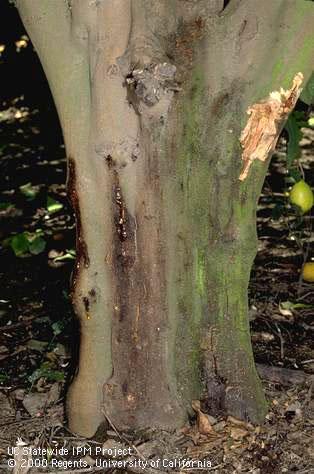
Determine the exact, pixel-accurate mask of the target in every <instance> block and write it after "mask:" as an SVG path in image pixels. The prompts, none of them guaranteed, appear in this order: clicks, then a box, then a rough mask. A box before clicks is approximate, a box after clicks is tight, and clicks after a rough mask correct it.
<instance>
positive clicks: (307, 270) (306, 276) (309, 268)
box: [302, 262, 314, 282]
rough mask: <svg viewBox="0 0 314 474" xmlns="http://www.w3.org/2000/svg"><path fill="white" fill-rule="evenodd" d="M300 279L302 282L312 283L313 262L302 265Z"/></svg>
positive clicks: (313, 275) (313, 273)
mask: <svg viewBox="0 0 314 474" xmlns="http://www.w3.org/2000/svg"><path fill="white" fill-rule="evenodd" d="M302 278H303V280H304V281H310V282H314V262H307V263H305V264H304V267H303V271H302Z"/></svg>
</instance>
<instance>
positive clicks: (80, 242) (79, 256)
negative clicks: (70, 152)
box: [67, 158, 90, 289]
mask: <svg viewBox="0 0 314 474" xmlns="http://www.w3.org/2000/svg"><path fill="white" fill-rule="evenodd" d="M67 194H68V196H69V199H70V201H71V204H72V207H73V210H74V213H75V221H76V263H75V266H74V270H73V275H72V286H73V289H74V287H75V283H76V280H77V274H78V272H79V269H80V267H81V265H82V264H83V265H84V267H85V268H88V267H89V263H90V262H89V256H88V251H87V245H86V242H85V240H84V234H83V229H82V221H81V212H80V205H79V197H78V193H77V177H76V167H75V161H74V160H73V159H72V158H69V159H68V178H67Z"/></svg>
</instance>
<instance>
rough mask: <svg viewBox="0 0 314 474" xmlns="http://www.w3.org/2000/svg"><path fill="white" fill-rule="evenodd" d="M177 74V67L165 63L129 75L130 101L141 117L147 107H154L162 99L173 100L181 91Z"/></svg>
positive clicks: (127, 80)
mask: <svg viewBox="0 0 314 474" xmlns="http://www.w3.org/2000/svg"><path fill="white" fill-rule="evenodd" d="M175 74H176V67H175V66H174V65H173V64H169V63H166V62H164V63H161V64H149V65H146V66H145V67H143V68H141V69H133V71H132V72H131V73H130V74H128V75H127V77H126V85H127V87H128V99H129V102H130V103H131V104H132V105H133V107H134V109H135V111H136V112H137V113H138V114H139V115H141V114H142V113H143V110H144V109H145V106H147V107H152V106H154V105H156V104H157V103H158V102H160V101H161V99H162V98H167V97H169V99H171V98H172V95H173V93H174V92H176V91H179V90H180V89H179V87H178V85H177V83H176V81H175ZM143 107H144V109H143Z"/></svg>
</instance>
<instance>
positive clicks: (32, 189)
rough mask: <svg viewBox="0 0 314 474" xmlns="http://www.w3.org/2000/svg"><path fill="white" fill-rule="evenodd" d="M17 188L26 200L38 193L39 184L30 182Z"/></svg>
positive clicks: (30, 199)
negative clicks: (34, 184) (35, 184)
mask: <svg viewBox="0 0 314 474" xmlns="http://www.w3.org/2000/svg"><path fill="white" fill-rule="evenodd" d="M19 189H20V191H21V193H22V194H23V195H24V196H25V197H26V198H27V200H28V201H32V200H33V199H35V197H36V196H37V194H38V193H39V186H33V185H32V183H26V184H23V186H20V188H19Z"/></svg>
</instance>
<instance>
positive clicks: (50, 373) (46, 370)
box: [28, 361, 64, 383]
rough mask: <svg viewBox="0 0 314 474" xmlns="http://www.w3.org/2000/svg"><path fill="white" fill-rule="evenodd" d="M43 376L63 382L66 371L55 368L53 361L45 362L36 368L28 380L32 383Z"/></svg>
mask: <svg viewBox="0 0 314 474" xmlns="http://www.w3.org/2000/svg"><path fill="white" fill-rule="evenodd" d="M41 377H45V378H46V379H47V380H49V381H51V382H61V381H63V380H64V373H63V372H61V371H60V370H55V369H54V368H53V365H52V363H51V362H48V361H47V362H43V363H42V364H41V366H40V367H39V369H36V370H35V371H34V372H33V373H32V375H30V376H29V377H28V380H29V381H30V382H31V383H34V382H36V380H38V379H40V378H41Z"/></svg>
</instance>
